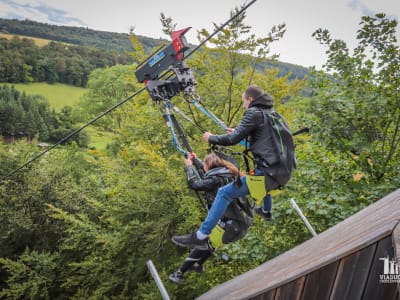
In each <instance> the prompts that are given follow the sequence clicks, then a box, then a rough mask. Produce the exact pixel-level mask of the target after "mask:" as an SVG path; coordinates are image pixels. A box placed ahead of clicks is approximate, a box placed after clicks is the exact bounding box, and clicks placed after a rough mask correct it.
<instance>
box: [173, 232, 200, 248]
mask: <svg viewBox="0 0 400 300" xmlns="http://www.w3.org/2000/svg"><path fill="white" fill-rule="evenodd" d="M172 241H173V242H174V243H175V244H176V245H178V246H181V247H189V248H195V249H199V250H207V249H208V238H206V239H204V240H200V239H198V238H197V236H196V232H192V233H189V234H186V235H175V236H173V237H172Z"/></svg>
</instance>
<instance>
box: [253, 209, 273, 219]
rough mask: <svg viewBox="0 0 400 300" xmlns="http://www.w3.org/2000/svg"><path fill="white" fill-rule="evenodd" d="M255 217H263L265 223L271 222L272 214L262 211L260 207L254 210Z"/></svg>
mask: <svg viewBox="0 0 400 300" xmlns="http://www.w3.org/2000/svg"><path fill="white" fill-rule="evenodd" d="M254 211H255V213H256V214H257V215H259V216H261V217H263V218H264V219H265V220H266V221H272V213H271V212H270V211H264V210H263V209H262V207H256V208H254Z"/></svg>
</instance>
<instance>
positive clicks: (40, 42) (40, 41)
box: [0, 32, 52, 47]
mask: <svg viewBox="0 0 400 300" xmlns="http://www.w3.org/2000/svg"><path fill="white" fill-rule="evenodd" d="M14 36H18V37H19V38H20V39H23V38H27V39H30V40H33V41H34V42H35V44H36V45H37V46H39V47H43V46H46V45H47V44H49V43H50V42H51V41H52V40H46V39H41V38H36V37H31V36H25V35H19V34H8V33H2V32H0V37H2V38H6V39H8V40H10V39H12V38H13V37H14Z"/></svg>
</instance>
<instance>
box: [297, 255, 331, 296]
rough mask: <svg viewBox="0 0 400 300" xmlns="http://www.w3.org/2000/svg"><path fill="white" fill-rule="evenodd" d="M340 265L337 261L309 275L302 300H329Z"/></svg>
mask: <svg viewBox="0 0 400 300" xmlns="http://www.w3.org/2000/svg"><path fill="white" fill-rule="evenodd" d="M338 265H339V262H337V261H336V262H334V263H331V264H329V265H327V266H325V267H323V268H320V269H318V270H316V271H314V272H312V273H310V274H308V275H307V277H306V282H305V285H304V292H303V296H302V299H307V300H323V299H327V300H328V299H329V296H330V294H331V290H332V286H333V283H334V281H335V277H336V271H337V268H338Z"/></svg>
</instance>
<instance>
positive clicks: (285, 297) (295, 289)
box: [275, 277, 305, 300]
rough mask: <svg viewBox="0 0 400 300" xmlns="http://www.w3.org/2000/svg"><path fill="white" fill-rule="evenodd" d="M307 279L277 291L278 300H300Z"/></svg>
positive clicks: (303, 278)
mask: <svg viewBox="0 0 400 300" xmlns="http://www.w3.org/2000/svg"><path fill="white" fill-rule="evenodd" d="M304 282H305V277H300V278H299V279H297V280H293V281H292V282H289V283H286V284H285V285H283V286H281V287H279V288H278V289H277V290H276V295H275V299H276V300H299V299H300V297H301V295H302V291H303V288H304Z"/></svg>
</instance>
